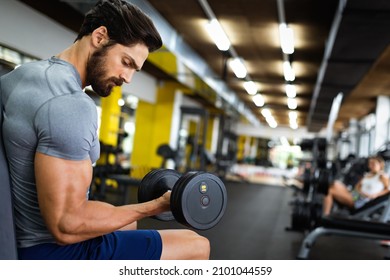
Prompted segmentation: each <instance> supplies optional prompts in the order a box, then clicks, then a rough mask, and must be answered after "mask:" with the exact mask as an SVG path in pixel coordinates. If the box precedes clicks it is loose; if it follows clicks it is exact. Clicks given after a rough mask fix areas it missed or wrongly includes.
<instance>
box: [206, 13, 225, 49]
mask: <svg viewBox="0 0 390 280" xmlns="http://www.w3.org/2000/svg"><path fill="white" fill-rule="evenodd" d="M206 30H207V32H208V33H209V35H210V37H211V39H213V41H214V43H215V44H216V45H217V48H218V49H219V50H221V51H227V50H228V49H229V48H230V41H229V39H228V37H227V36H226V34H225V32H224V31H223V29H222V27H221V25H220V24H219V22H218V20H216V19H212V20H210V21H209V22H208V23H207V25H206Z"/></svg>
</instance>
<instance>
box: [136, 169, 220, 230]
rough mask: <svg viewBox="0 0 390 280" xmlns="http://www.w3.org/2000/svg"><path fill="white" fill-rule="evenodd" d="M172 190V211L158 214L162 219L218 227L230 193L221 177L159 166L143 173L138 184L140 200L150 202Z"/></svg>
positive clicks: (198, 227) (188, 225) (201, 228)
mask: <svg viewBox="0 0 390 280" xmlns="http://www.w3.org/2000/svg"><path fill="white" fill-rule="evenodd" d="M167 191H172V193H171V201H170V203H171V211H168V212H164V213H161V214H158V215H156V216H154V218H156V219H158V220H161V221H171V220H174V219H176V221H177V222H179V223H181V224H183V225H185V226H187V227H191V228H194V229H198V230H207V229H210V228H212V227H214V226H215V225H216V224H217V223H218V222H219V221H220V220H221V218H222V216H223V215H224V213H225V210H226V203H227V193H226V188H225V185H224V184H223V182H222V181H221V179H219V178H218V177H217V176H215V175H213V174H210V173H207V172H202V171H197V172H195V171H193V172H187V173H185V174H184V175H183V176H181V174H180V173H179V172H177V171H175V170H172V169H155V170H152V171H150V172H149V173H148V174H146V175H145V177H143V179H142V181H141V184H140V186H139V188H138V202H140V203H142V202H147V201H151V200H153V199H156V198H158V197H160V196H162V195H163V194H164V193H165V192H167Z"/></svg>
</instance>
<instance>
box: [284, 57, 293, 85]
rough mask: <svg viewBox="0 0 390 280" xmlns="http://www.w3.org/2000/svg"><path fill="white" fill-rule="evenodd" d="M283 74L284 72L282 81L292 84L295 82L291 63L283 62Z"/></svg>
mask: <svg viewBox="0 0 390 280" xmlns="http://www.w3.org/2000/svg"><path fill="white" fill-rule="evenodd" d="M283 72H284V79H285V80H286V81H291V82H292V81H294V80H295V74H294V70H293V69H292V66H291V63H290V62H289V61H285V62H283Z"/></svg>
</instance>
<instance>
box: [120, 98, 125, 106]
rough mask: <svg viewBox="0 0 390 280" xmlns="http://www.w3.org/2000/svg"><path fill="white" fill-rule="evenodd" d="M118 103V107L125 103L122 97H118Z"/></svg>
mask: <svg viewBox="0 0 390 280" xmlns="http://www.w3.org/2000/svg"><path fill="white" fill-rule="evenodd" d="M118 105H119V106H120V107H122V106H124V105H125V101H124V100H123V99H122V98H120V99H118Z"/></svg>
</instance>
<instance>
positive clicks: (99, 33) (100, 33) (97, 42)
mask: <svg viewBox="0 0 390 280" xmlns="http://www.w3.org/2000/svg"><path fill="white" fill-rule="evenodd" d="M91 35H92V44H93V45H94V47H96V48H99V47H100V46H102V45H104V44H106V43H107V42H108V40H109V39H110V38H109V37H108V31H107V28H106V27H105V26H100V27H98V28H96V29H95V30H94V31H93V32H92V34H91Z"/></svg>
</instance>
